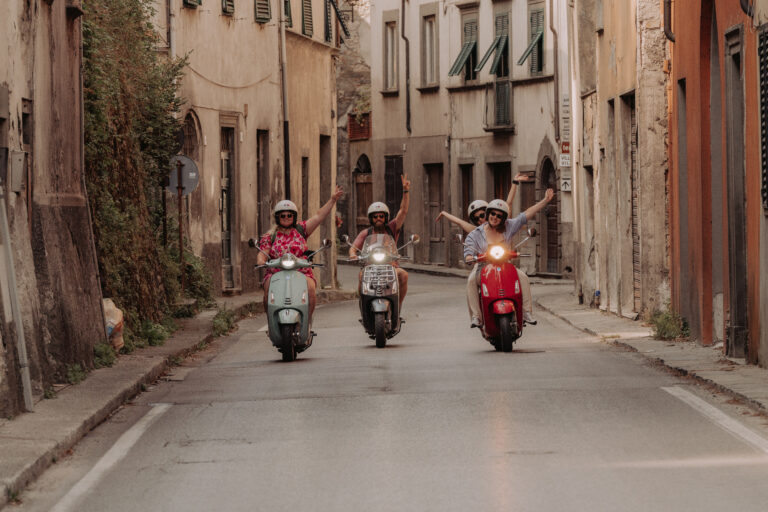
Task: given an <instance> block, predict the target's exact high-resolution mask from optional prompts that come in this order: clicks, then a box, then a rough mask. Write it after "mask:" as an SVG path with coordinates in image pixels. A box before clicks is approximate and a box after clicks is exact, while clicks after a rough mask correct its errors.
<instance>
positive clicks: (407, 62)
mask: <svg viewBox="0 0 768 512" xmlns="http://www.w3.org/2000/svg"><path fill="white" fill-rule="evenodd" d="M400 37H402V38H403V41H405V129H406V130H408V134H409V135H410V133H411V49H410V42H409V41H408V38H407V37H406V36H405V0H402V6H401V8H400Z"/></svg>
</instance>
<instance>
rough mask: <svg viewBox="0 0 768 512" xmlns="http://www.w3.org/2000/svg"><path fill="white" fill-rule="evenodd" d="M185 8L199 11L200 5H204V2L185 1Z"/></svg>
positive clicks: (198, 0) (195, 0) (197, 0)
mask: <svg viewBox="0 0 768 512" xmlns="http://www.w3.org/2000/svg"><path fill="white" fill-rule="evenodd" d="M183 4H184V6H186V7H191V8H193V9H197V6H198V5H203V0H184V2H183Z"/></svg>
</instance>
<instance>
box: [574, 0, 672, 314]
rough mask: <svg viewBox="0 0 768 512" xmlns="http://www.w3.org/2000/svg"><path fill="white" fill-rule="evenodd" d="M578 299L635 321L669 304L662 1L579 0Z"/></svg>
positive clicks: (576, 131) (576, 120)
mask: <svg viewBox="0 0 768 512" xmlns="http://www.w3.org/2000/svg"><path fill="white" fill-rule="evenodd" d="M572 13H573V16H572V18H571V27H570V29H571V33H572V36H571V41H572V47H571V51H572V52H571V93H570V94H571V97H572V98H574V102H573V109H572V111H573V120H574V123H573V125H574V130H573V140H572V143H571V154H572V156H571V159H572V161H573V200H574V208H575V212H574V215H575V218H576V221H575V228H574V241H575V268H576V292H577V293H578V294H579V296H580V298H581V300H582V301H583V302H585V303H587V304H593V305H599V307H600V308H601V309H604V310H608V311H611V312H613V313H615V314H620V315H623V316H627V317H632V318H634V317H637V316H639V315H640V314H642V313H644V312H652V311H654V310H657V309H665V307H666V302H667V301H668V300H669V297H670V291H669V287H670V276H669V238H668V233H669V226H668V222H669V221H668V216H667V212H668V209H669V197H670V190H669V177H668V173H667V171H668V162H667V150H666V144H667V133H668V128H667V98H666V90H667V85H668V83H669V77H668V75H667V74H666V73H665V65H666V62H667V58H668V57H667V47H666V43H665V40H664V31H663V26H662V19H661V12H660V10H659V2H658V0H631V1H623V2H610V1H605V0H576V1H575V3H574V8H573V9H572Z"/></svg>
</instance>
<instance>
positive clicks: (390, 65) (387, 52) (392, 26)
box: [384, 21, 397, 91]
mask: <svg viewBox="0 0 768 512" xmlns="http://www.w3.org/2000/svg"><path fill="white" fill-rule="evenodd" d="M384 89H385V90H387V91H394V90H397V22H396V21H389V22H387V23H386V24H385V25H384Z"/></svg>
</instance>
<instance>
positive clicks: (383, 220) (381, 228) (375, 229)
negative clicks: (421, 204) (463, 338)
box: [349, 174, 411, 311]
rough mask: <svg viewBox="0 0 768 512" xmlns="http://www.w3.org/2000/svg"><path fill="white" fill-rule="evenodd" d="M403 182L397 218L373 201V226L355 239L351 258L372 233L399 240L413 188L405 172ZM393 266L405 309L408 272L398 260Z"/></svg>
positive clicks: (369, 219)
mask: <svg viewBox="0 0 768 512" xmlns="http://www.w3.org/2000/svg"><path fill="white" fill-rule="evenodd" d="M400 179H401V180H402V183H403V199H402V200H401V201H400V210H399V211H398V212H397V215H396V216H395V218H394V219H393V220H392V221H390V220H389V208H388V207H387V205H386V204H384V203H381V202H375V203H372V204H371V205H370V206H369V207H368V221H369V222H370V223H371V227H370V228H368V229H364V230H363V231H361V232H360V233H358V235H357V238H355V241H354V242H352V245H351V246H350V248H349V257H350V259H353V260H354V259H357V253H358V252H360V251H361V250H362V249H363V243H364V242H365V238H366V237H367V236H368V235H369V234H371V233H388V234H389V235H390V236H391V237H392V238H393V239H394V240H395V242H397V238H398V237H399V236H400V230H401V229H402V228H403V224H404V223H405V216H406V215H408V205H409V203H410V200H409V197H410V195H409V192H410V190H411V182H410V180H408V176H407V175H405V174H403V175H402V176H400ZM392 266H394V267H395V272H396V273H397V282H398V284H399V285H400V288H399V289H400V304H399V311H402V310H403V299H405V294H406V292H407V291H408V272H406V271H405V270H403V269H402V268H400V267H399V266H398V264H397V262H396V261H393V262H392ZM362 277H363V273H362V271H361V272H360V275H359V276H358V289H359V288H360V281H361V280H362Z"/></svg>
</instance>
